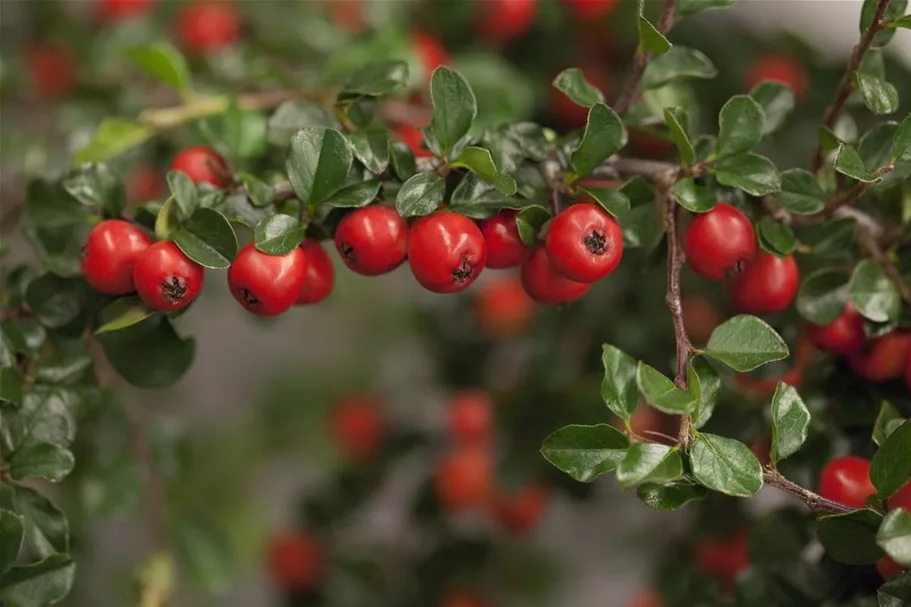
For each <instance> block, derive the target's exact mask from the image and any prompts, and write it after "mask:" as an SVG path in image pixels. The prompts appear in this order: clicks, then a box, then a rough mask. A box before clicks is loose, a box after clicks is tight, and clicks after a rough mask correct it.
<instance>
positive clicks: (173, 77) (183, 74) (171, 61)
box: [126, 42, 192, 96]
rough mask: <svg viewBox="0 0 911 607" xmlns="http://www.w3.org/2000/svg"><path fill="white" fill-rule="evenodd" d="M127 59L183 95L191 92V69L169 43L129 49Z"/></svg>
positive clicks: (155, 43)
mask: <svg viewBox="0 0 911 607" xmlns="http://www.w3.org/2000/svg"><path fill="white" fill-rule="evenodd" d="M126 55H127V57H128V58H129V59H130V60H131V61H132V62H133V63H135V64H136V65H137V66H139V67H140V68H141V69H142V70H143V71H145V72H146V73H147V74H148V75H150V76H151V77H152V78H154V79H155V80H157V81H159V82H162V83H164V84H167V85H169V86H171V87H173V88H174V90H176V91H177V92H178V93H180V94H181V95H184V96H186V95H188V94H190V93H191V92H192V91H191V84H190V69H189V67H187V60H186V59H184V56H183V55H182V54H181V53H180V51H178V50H177V49H176V48H174V47H173V46H172V45H171V44H168V43H167V42H154V43H152V44H144V45H142V46H134V47H132V48H129V49H127V51H126Z"/></svg>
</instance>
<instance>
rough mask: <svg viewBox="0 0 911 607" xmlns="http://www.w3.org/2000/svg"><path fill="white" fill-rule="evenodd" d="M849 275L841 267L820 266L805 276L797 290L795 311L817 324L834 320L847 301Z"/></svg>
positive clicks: (842, 310)
mask: <svg viewBox="0 0 911 607" xmlns="http://www.w3.org/2000/svg"><path fill="white" fill-rule="evenodd" d="M850 279H851V275H850V274H848V272H847V271H846V270H844V269H843V268H822V269H820V270H816V271H815V272H813V273H812V274H810V275H809V276H807V277H806V278H805V279H804V281H803V284H801V285H800V290H799V291H797V302H796V307H797V311H798V312H799V313H800V315H801V316H803V317H804V318H806V319H807V320H809V321H810V322H812V323H814V324H817V325H828V324H830V323H833V322H835V321H836V320H838V318H839V317H840V316H841V315H842V312H844V309H845V304H846V303H847V302H848V283H849V281H850Z"/></svg>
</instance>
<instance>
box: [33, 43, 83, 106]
mask: <svg viewBox="0 0 911 607" xmlns="http://www.w3.org/2000/svg"><path fill="white" fill-rule="evenodd" d="M26 59H27V63H28V74H29V76H30V77H31V81H32V87H33V88H34V90H35V91H36V92H37V93H38V95H39V96H41V97H44V98H45V99H49V100H57V99H60V98H61V97H64V96H65V95H67V94H68V93H69V92H70V91H71V90H72V89H73V87H74V86H75V84H76V65H75V62H74V60H73V56H72V54H70V53H69V52H68V51H66V50H65V49H62V48H58V47H56V46H50V45H46V44H34V45H32V46H30V47H29V48H28V51H27V54H26Z"/></svg>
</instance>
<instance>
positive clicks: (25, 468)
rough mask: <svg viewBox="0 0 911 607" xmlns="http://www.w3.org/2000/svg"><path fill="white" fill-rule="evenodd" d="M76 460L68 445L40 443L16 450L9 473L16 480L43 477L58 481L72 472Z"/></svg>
mask: <svg viewBox="0 0 911 607" xmlns="http://www.w3.org/2000/svg"><path fill="white" fill-rule="evenodd" d="M75 464H76V460H75V459H74V458H73V454H72V452H71V451H70V450H69V449H67V448H66V447H61V446H60V445H54V444H51V443H38V444H34V445H29V446H26V447H22V448H21V449H18V450H16V452H15V453H13V455H12V456H11V457H10V460H9V473H10V476H12V477H13V478H14V479H16V480H22V479H25V478H29V477H36V476H37V477H41V478H44V479H46V480H49V481H51V482H52V483H57V482H60V481H61V480H63V478H64V477H65V476H66V475H67V474H69V473H70V472H72V470H73V466H74V465H75Z"/></svg>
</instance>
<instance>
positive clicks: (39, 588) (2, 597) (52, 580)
mask: <svg viewBox="0 0 911 607" xmlns="http://www.w3.org/2000/svg"><path fill="white" fill-rule="evenodd" d="M75 576H76V563H74V562H73V557H71V556H70V555H68V554H53V555H50V556H48V557H47V558H45V559H44V560H41V561H38V562H37V563H32V564H29V565H23V566H21V567H13V568H12V569H10V570H9V571H8V572H6V573H5V574H4V575H3V577H2V578H0V601H2V602H3V605H5V606H6V607H45V606H47V605H54V604H56V603H59V602H60V601H62V600H63V599H64V597H66V595H67V594H69V592H70V588H72V586H73V580H74V579H75Z"/></svg>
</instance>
